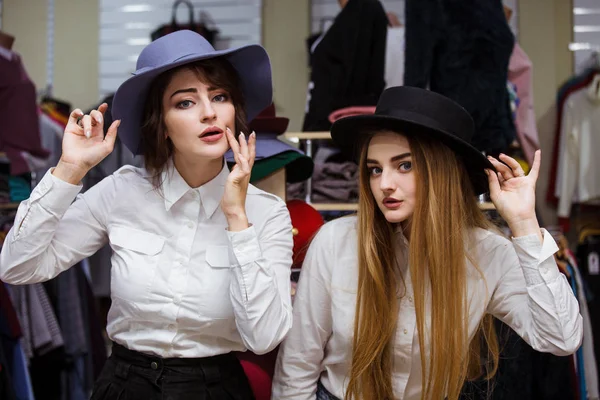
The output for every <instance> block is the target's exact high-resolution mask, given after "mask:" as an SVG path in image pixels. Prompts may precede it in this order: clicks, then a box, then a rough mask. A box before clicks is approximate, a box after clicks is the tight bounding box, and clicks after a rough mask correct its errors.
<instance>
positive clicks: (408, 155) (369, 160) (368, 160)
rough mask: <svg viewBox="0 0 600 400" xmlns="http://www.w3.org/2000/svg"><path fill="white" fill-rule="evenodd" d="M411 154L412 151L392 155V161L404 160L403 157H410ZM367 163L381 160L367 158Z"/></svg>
mask: <svg viewBox="0 0 600 400" xmlns="http://www.w3.org/2000/svg"><path fill="white" fill-rule="evenodd" d="M410 156H411V154H410V153H402V154H399V155H397V156H394V157H392V159H391V160H390V161H391V162H394V161H399V160H402V159H404V158H407V157H410ZM367 164H379V161H377V160H371V159H369V158H367Z"/></svg>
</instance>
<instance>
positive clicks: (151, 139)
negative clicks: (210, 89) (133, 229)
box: [141, 58, 248, 188]
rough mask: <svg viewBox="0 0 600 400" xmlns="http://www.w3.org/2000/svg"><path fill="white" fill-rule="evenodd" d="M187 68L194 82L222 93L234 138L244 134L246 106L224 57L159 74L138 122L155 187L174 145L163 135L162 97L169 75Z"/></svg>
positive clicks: (236, 77)
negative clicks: (225, 96) (230, 110)
mask: <svg viewBox="0 0 600 400" xmlns="http://www.w3.org/2000/svg"><path fill="white" fill-rule="evenodd" d="M185 69H189V70H190V71H192V72H194V73H195V74H196V76H197V77H198V79H200V80H201V81H202V82H205V83H207V84H210V85H213V86H215V87H218V88H221V89H223V90H225V91H226V92H227V93H228V94H229V96H230V98H231V102H232V103H233V106H234V108H235V130H234V133H235V136H236V137H237V135H238V134H239V132H244V133H246V134H248V123H247V121H246V107H245V104H246V103H245V99H244V94H243V92H242V89H241V87H242V85H241V81H240V77H239V75H238V73H237V71H236V70H235V68H234V67H233V66H232V65H231V64H230V63H229V61H227V60H226V59H224V58H212V59H209V60H201V61H197V62H194V63H190V64H185V65H182V66H180V67H177V68H174V69H171V70H169V71H166V72H163V73H162V74H161V75H159V76H158V77H157V78H156V79H155V80H154V81H153V82H152V85H151V86H150V91H149V92H148V96H147V97H146V103H145V105H144V116H143V120H142V121H143V123H142V127H141V130H142V141H141V146H142V154H143V156H144V164H145V167H146V170H148V171H149V172H150V174H151V175H152V178H153V184H154V187H155V188H158V187H160V184H161V182H160V175H161V173H162V171H163V170H164V168H165V167H166V165H167V161H168V160H169V158H170V157H171V156H172V155H173V151H174V146H173V142H172V141H171V139H170V138H168V137H167V136H166V135H165V131H166V127H165V123H164V117H163V95H164V93H165V90H166V89H167V86H168V85H169V83H170V82H171V79H172V78H173V76H174V75H175V74H176V73H177V72H179V71H181V70H185Z"/></svg>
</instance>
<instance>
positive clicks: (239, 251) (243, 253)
mask: <svg viewBox="0 0 600 400" xmlns="http://www.w3.org/2000/svg"><path fill="white" fill-rule="evenodd" d="M227 236H228V237H229V243H231V248H232V250H233V254H234V256H235V258H236V259H237V261H238V264H239V265H240V266H244V265H246V264H249V263H251V262H254V261H256V260H257V259H259V258H261V257H262V251H261V249H260V244H259V243H258V236H256V231H255V230H254V226H250V227H248V228H246V229H244V230H243V231H239V232H230V231H227Z"/></svg>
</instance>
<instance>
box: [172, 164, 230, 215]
mask: <svg viewBox="0 0 600 400" xmlns="http://www.w3.org/2000/svg"><path fill="white" fill-rule="evenodd" d="M227 176H229V169H228V168H227V163H225V162H223V168H222V169H221V172H219V174H218V175H217V176H216V177H214V178H213V179H212V180H210V181H209V182H207V183H205V184H204V185H202V186H200V187H199V188H195V189H194V188H191V187H190V185H188V184H187V182H186V181H185V180H184V179H183V177H182V176H181V175H180V174H179V171H177V168H175V165H174V164H173V160H172V159H169V161H168V163H167V166H166V168H165V169H164V170H163V172H162V174H161V178H162V188H163V195H164V200H165V209H166V210H167V211H169V210H170V209H171V207H172V206H173V204H175V203H177V202H178V201H179V200H180V199H181V198H182V197H183V196H184V195H185V194H186V193H187V192H188V191H190V190H192V191H197V192H198V194H199V195H200V202H201V204H202V208H204V213H205V215H206V217H207V218H210V217H211V216H212V215H213V214H214V213H215V211H216V210H217V208H218V207H219V204H220V203H221V198H222V197H223V192H224V191H225V182H226V181H227Z"/></svg>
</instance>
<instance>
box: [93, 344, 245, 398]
mask: <svg viewBox="0 0 600 400" xmlns="http://www.w3.org/2000/svg"><path fill="white" fill-rule="evenodd" d="M192 399H193V400H228V399H231V400H253V399H254V395H253V394H252V389H251V388H250V385H249V383H248V379H247V378H246V375H245V374H244V370H243V368H242V366H241V365H240V362H239V361H238V359H237V357H236V356H235V355H233V354H232V353H229V354H223V355H219V356H214V357H206V358H160V357H156V356H150V355H147V354H143V353H139V352H137V351H132V350H128V349H126V348H125V347H123V346H121V345H118V344H116V343H113V348H112V354H111V356H110V357H109V359H108V360H107V361H106V364H105V366H104V368H103V370H102V373H101V374H100V377H99V378H98V380H97V381H96V384H95V385H94V390H93V392H92V396H91V399H90V400H192Z"/></svg>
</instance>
